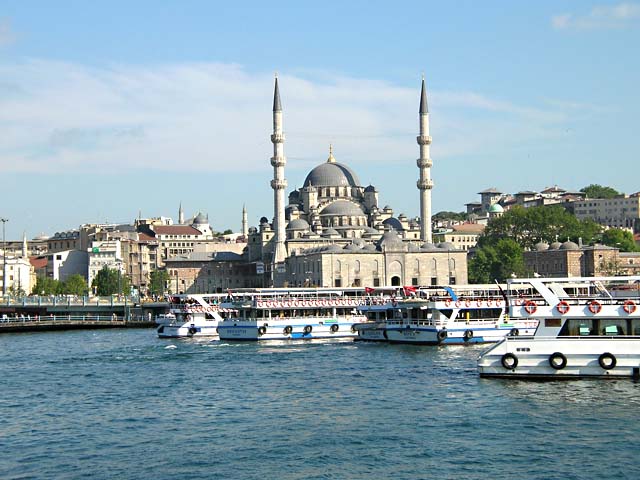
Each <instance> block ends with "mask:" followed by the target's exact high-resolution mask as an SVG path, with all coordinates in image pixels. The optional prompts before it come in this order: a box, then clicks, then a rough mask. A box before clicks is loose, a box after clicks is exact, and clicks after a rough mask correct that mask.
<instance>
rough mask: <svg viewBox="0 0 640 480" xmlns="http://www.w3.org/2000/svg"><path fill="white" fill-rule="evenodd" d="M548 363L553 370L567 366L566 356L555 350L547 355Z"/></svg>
mask: <svg viewBox="0 0 640 480" xmlns="http://www.w3.org/2000/svg"><path fill="white" fill-rule="evenodd" d="M549 365H550V366H551V368H553V369H554V370H562V369H563V368H564V367H566V366H567V357H565V356H564V355H563V354H562V353H560V352H555V353H552V354H551V355H549Z"/></svg>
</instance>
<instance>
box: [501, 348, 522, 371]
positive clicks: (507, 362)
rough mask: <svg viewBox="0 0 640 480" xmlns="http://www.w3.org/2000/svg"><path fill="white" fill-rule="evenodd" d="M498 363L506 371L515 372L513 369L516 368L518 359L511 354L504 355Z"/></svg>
mask: <svg viewBox="0 0 640 480" xmlns="http://www.w3.org/2000/svg"><path fill="white" fill-rule="evenodd" d="M500 362H501V363H502V366H503V367H504V368H506V369H507V370H515V368H516V367H517V366H518V357H517V356H516V355H515V354H513V353H511V352H509V353H505V354H504V355H502V358H501V359H500Z"/></svg>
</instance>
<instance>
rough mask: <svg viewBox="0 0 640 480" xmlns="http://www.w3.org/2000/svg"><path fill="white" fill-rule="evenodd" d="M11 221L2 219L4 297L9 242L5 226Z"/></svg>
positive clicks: (3, 293) (0, 219)
mask: <svg viewBox="0 0 640 480" xmlns="http://www.w3.org/2000/svg"><path fill="white" fill-rule="evenodd" d="M8 221H9V219H8V218H0V222H2V296H3V297H4V296H5V295H6V294H7V241H6V239H5V236H4V225H5V223H7V222H8Z"/></svg>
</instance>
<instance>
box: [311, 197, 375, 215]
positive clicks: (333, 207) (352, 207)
mask: <svg viewBox="0 0 640 480" xmlns="http://www.w3.org/2000/svg"><path fill="white" fill-rule="evenodd" d="M320 215H347V216H354V215H355V216H362V215H364V212H363V211H362V208H361V207H360V205H357V204H355V203H353V202H350V201H348V200H336V201H335V202H333V203H330V204H329V205H327V206H326V207H325V208H324V209H323V210H322V211H321V212H320Z"/></svg>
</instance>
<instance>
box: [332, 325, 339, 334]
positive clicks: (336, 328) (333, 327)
mask: <svg viewBox="0 0 640 480" xmlns="http://www.w3.org/2000/svg"><path fill="white" fill-rule="evenodd" d="M339 328H340V327H339V326H338V324H337V323H334V324H333V325H331V328H330V330H331V333H336V332H337V331H338V329H339Z"/></svg>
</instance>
